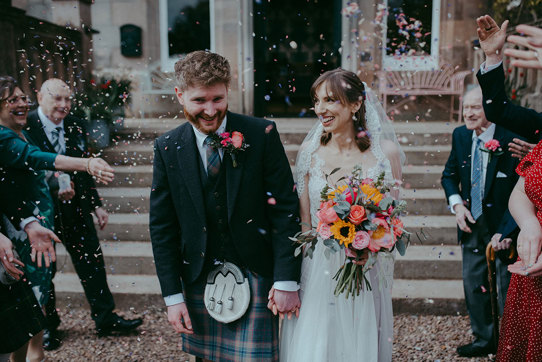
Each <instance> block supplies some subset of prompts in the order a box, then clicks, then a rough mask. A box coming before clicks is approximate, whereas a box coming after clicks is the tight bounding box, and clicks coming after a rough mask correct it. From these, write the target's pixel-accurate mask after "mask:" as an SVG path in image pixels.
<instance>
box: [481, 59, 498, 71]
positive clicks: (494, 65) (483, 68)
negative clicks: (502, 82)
mask: <svg viewBox="0 0 542 362" xmlns="http://www.w3.org/2000/svg"><path fill="white" fill-rule="evenodd" d="M501 64H502V60H501V61H500V62H498V63H497V64H492V65H490V66H488V67H487V68H486V62H483V63H482V64H481V65H480V73H481V74H486V73H488V72H491V71H492V70H493V69H497V68H498V67H499V66H500V65H501Z"/></svg>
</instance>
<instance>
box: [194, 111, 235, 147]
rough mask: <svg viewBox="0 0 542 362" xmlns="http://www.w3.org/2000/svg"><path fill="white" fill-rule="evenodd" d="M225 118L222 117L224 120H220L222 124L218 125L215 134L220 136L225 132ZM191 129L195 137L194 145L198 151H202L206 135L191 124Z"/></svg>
mask: <svg viewBox="0 0 542 362" xmlns="http://www.w3.org/2000/svg"><path fill="white" fill-rule="evenodd" d="M227 118H228V117H227V116H225V117H224V119H223V120H222V124H221V125H220V127H218V129H217V130H216V132H215V133H216V134H220V133H223V132H225V131H226V121H227ZM192 129H193V130H194V134H195V135H196V144H197V145H198V148H199V149H202V148H203V142H205V139H206V138H207V136H208V135H207V134H205V133H203V132H201V131H200V130H199V129H197V128H196V127H195V126H194V125H193V124H192Z"/></svg>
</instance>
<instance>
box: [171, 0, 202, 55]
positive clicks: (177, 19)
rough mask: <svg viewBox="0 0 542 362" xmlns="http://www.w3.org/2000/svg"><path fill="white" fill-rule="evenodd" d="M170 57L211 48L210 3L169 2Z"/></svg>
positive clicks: (186, 0)
mask: <svg viewBox="0 0 542 362" xmlns="http://www.w3.org/2000/svg"><path fill="white" fill-rule="evenodd" d="M167 22H168V44H169V48H168V49H169V53H168V55H169V56H170V57H171V56H174V55H177V54H186V53H190V52H191V51H194V50H205V49H210V47H211V35H210V34H211V30H210V29H211V25H210V16H209V1H205V0H167Z"/></svg>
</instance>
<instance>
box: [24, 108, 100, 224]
mask: <svg viewBox="0 0 542 362" xmlns="http://www.w3.org/2000/svg"><path fill="white" fill-rule="evenodd" d="M27 126H28V127H27V132H28V133H29V135H30V136H31V137H32V139H33V141H34V144H36V145H37V146H38V147H39V148H40V149H41V150H42V151H45V152H53V153H56V151H55V149H54V147H53V145H52V144H51V142H49V139H48V138H47V135H46V134H45V130H44V129H43V124H42V123H41V120H40V119H39V117H38V112H37V110H34V111H32V112H30V113H29V114H28V120H27ZM64 132H65V133H64V136H65V139H66V153H65V154H66V156H72V157H89V156H90V154H89V152H88V145H87V140H86V130H85V127H84V124H83V121H82V120H80V119H79V118H76V117H73V116H67V117H66V118H65V119H64ZM69 174H70V178H71V180H72V181H73V183H74V190H75V196H74V197H73V199H72V200H71V203H72V204H73V205H74V206H77V207H80V208H81V210H82V212H83V213H86V214H88V213H90V212H91V211H94V209H95V208H97V207H100V206H102V202H101V200H100V196H99V195H98V191H97V190H96V183H95V182H94V179H93V178H92V176H90V175H89V174H88V173H86V172H69ZM49 188H50V189H51V193H53V194H55V195H53V199H54V200H58V198H57V196H56V193H57V192H58V181H57V179H56V177H52V178H51V179H50V181H49ZM74 216H75V215H66V213H63V214H62V217H63V218H66V217H67V218H70V217H74Z"/></svg>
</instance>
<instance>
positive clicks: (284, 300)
mask: <svg viewBox="0 0 542 362" xmlns="http://www.w3.org/2000/svg"><path fill="white" fill-rule="evenodd" d="M273 300H274V302H275V306H276V308H277V310H278V312H279V314H281V317H283V318H284V316H283V315H284V313H288V314H289V313H294V312H296V314H297V313H298V312H297V310H299V308H300V307H301V301H300V300H299V293H298V292H297V291H295V292H286V291H284V290H278V289H275V290H274V291H273Z"/></svg>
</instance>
